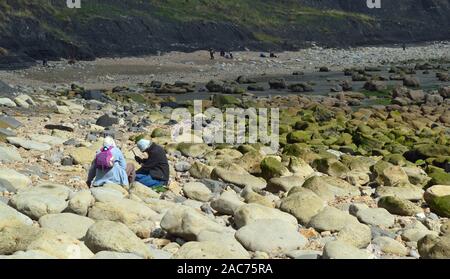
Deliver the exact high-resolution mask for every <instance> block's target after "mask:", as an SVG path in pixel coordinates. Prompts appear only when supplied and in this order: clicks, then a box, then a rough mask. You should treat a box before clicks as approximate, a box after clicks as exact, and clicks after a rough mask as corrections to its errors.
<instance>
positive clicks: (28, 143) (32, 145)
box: [6, 137, 52, 152]
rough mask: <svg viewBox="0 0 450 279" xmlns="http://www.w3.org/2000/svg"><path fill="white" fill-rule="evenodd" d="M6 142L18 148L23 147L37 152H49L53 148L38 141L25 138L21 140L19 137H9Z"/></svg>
mask: <svg viewBox="0 0 450 279" xmlns="http://www.w3.org/2000/svg"><path fill="white" fill-rule="evenodd" d="M6 140H7V141H8V142H9V143H10V144H12V145H15V146H17V147H22V148H25V149H27V150H36V151H41V152H44V151H48V150H50V149H51V148H52V147H51V146H50V145H48V144H46V143H41V142H38V141H33V140H27V139H24V138H19V137H7V138H6Z"/></svg>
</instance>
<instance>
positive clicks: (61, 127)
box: [44, 124, 73, 132]
mask: <svg viewBox="0 0 450 279" xmlns="http://www.w3.org/2000/svg"><path fill="white" fill-rule="evenodd" d="M44 128H45V129H49V130H61V131H67V132H73V128H72V127H69V126H65V125H62V124H47V125H45V126H44Z"/></svg>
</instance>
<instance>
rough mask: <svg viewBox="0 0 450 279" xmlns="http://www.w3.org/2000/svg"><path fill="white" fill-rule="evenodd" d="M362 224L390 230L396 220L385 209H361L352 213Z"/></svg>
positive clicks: (364, 207) (365, 207)
mask: <svg viewBox="0 0 450 279" xmlns="http://www.w3.org/2000/svg"><path fill="white" fill-rule="evenodd" d="M352 213H353V214H354V215H355V216H356V217H357V218H358V220H359V221H360V222H362V223H364V224H368V225H373V226H380V227H385V228H389V227H392V226H393V225H394V222H395V218H394V216H392V215H391V214H390V213H389V212H388V211H387V210H386V209H384V208H369V207H367V206H363V207H359V208H358V209H357V210H355V211H353V212H352Z"/></svg>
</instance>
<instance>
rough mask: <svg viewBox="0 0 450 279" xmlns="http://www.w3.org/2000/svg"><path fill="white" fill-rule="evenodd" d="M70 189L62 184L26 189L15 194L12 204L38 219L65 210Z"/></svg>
mask: <svg viewBox="0 0 450 279" xmlns="http://www.w3.org/2000/svg"><path fill="white" fill-rule="evenodd" d="M69 192H70V190H69V189H68V188H66V187H65V186H61V185H41V186H38V187H34V188H30V189H24V190H22V191H20V192H19V193H18V194H16V195H14V196H13V197H12V198H11V200H10V201H9V202H10V204H11V205H12V206H13V207H14V208H16V209H17V210H19V211H20V212H22V213H23V214H25V215H27V216H29V217H31V218H33V219H35V220H38V219H39V218H41V217H42V216H44V215H47V214H56V213H61V212H62V211H64V210H65V209H66V208H67V206H68V202H67V199H68V197H69Z"/></svg>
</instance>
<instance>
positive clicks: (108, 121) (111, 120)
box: [95, 114, 119, 128]
mask: <svg viewBox="0 0 450 279" xmlns="http://www.w3.org/2000/svg"><path fill="white" fill-rule="evenodd" d="M115 124H119V119H118V118H116V117H112V116H110V115H108V114H104V115H102V116H100V117H99V118H98V119H97V121H96V122H95V125H98V126H102V127H105V128H106V127H111V126H113V125H115Z"/></svg>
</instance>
